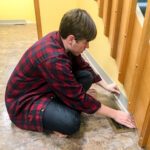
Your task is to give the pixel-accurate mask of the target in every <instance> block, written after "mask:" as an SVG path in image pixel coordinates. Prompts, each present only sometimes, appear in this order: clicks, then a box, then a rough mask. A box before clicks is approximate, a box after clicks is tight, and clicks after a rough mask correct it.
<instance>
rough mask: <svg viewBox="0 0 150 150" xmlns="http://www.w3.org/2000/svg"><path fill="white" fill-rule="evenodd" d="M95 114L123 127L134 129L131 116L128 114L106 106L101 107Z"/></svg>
mask: <svg viewBox="0 0 150 150" xmlns="http://www.w3.org/2000/svg"><path fill="white" fill-rule="evenodd" d="M97 114H101V115H104V116H107V117H109V118H112V119H114V120H115V121H117V122H118V123H120V124H122V125H125V126H127V127H129V128H135V127H136V125H135V122H134V118H133V116H131V115H130V114H129V113H126V112H123V111H120V110H115V109H112V108H110V107H108V106H105V105H103V104H102V105H101V108H99V109H98V111H97Z"/></svg>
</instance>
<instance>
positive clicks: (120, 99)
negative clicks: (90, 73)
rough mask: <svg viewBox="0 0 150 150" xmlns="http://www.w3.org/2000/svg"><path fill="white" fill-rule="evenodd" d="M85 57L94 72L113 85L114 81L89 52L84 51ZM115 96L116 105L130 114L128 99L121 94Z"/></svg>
mask: <svg viewBox="0 0 150 150" xmlns="http://www.w3.org/2000/svg"><path fill="white" fill-rule="evenodd" d="M83 56H84V57H85V59H86V60H87V61H88V62H89V63H90V65H91V67H92V68H93V70H94V71H95V72H96V73H97V74H99V75H100V76H101V78H102V79H103V80H105V81H106V82H107V83H113V80H112V79H111V78H110V77H109V76H108V75H107V74H106V73H105V72H104V70H103V69H102V68H101V67H100V66H99V65H98V64H97V63H96V61H95V60H94V58H93V57H92V56H91V55H90V53H89V52H87V51H84V53H83ZM114 96H115V103H116V104H117V105H118V107H119V108H120V109H121V110H123V111H125V112H128V110H127V98H126V97H125V96H124V95H123V94H122V92H120V95H119V96H116V95H114Z"/></svg>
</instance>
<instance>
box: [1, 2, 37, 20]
mask: <svg viewBox="0 0 150 150" xmlns="http://www.w3.org/2000/svg"><path fill="white" fill-rule="evenodd" d="M17 19H23V20H24V19H25V20H27V21H31V22H35V13H34V3H33V0H0V20H17Z"/></svg>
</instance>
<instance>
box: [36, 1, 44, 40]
mask: <svg viewBox="0 0 150 150" xmlns="http://www.w3.org/2000/svg"><path fill="white" fill-rule="evenodd" d="M34 10H35V18H36V26H37V34H38V39H40V38H41V37H42V36H43V35H42V23H41V15H40V6H39V0H34Z"/></svg>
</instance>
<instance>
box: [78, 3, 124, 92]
mask: <svg viewBox="0 0 150 150" xmlns="http://www.w3.org/2000/svg"><path fill="white" fill-rule="evenodd" d="M79 6H80V8H82V9H85V10H87V11H88V13H89V14H90V15H91V16H92V18H93V20H94V21H95V24H96V27H97V31H98V34H97V37H96V39H94V40H93V41H91V42H90V47H89V53H90V54H91V55H92V56H93V58H94V59H95V60H96V62H97V63H98V64H99V66H101V67H102V68H103V69H104V71H105V72H106V73H107V74H108V75H109V77H110V78H111V79H112V80H113V81H114V82H116V83H117V84H118V86H119V87H120V88H121V89H122V90H123V86H122V84H120V82H119V81H118V68H117V65H116V62H115V60H114V59H113V58H112V57H111V56H110V43H109V41H108V38H107V37H106V36H105V35H104V24H103V21H102V19H101V18H100V17H99V16H98V4H97V2H96V1H94V0H88V2H87V0H80V2H79Z"/></svg>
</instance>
